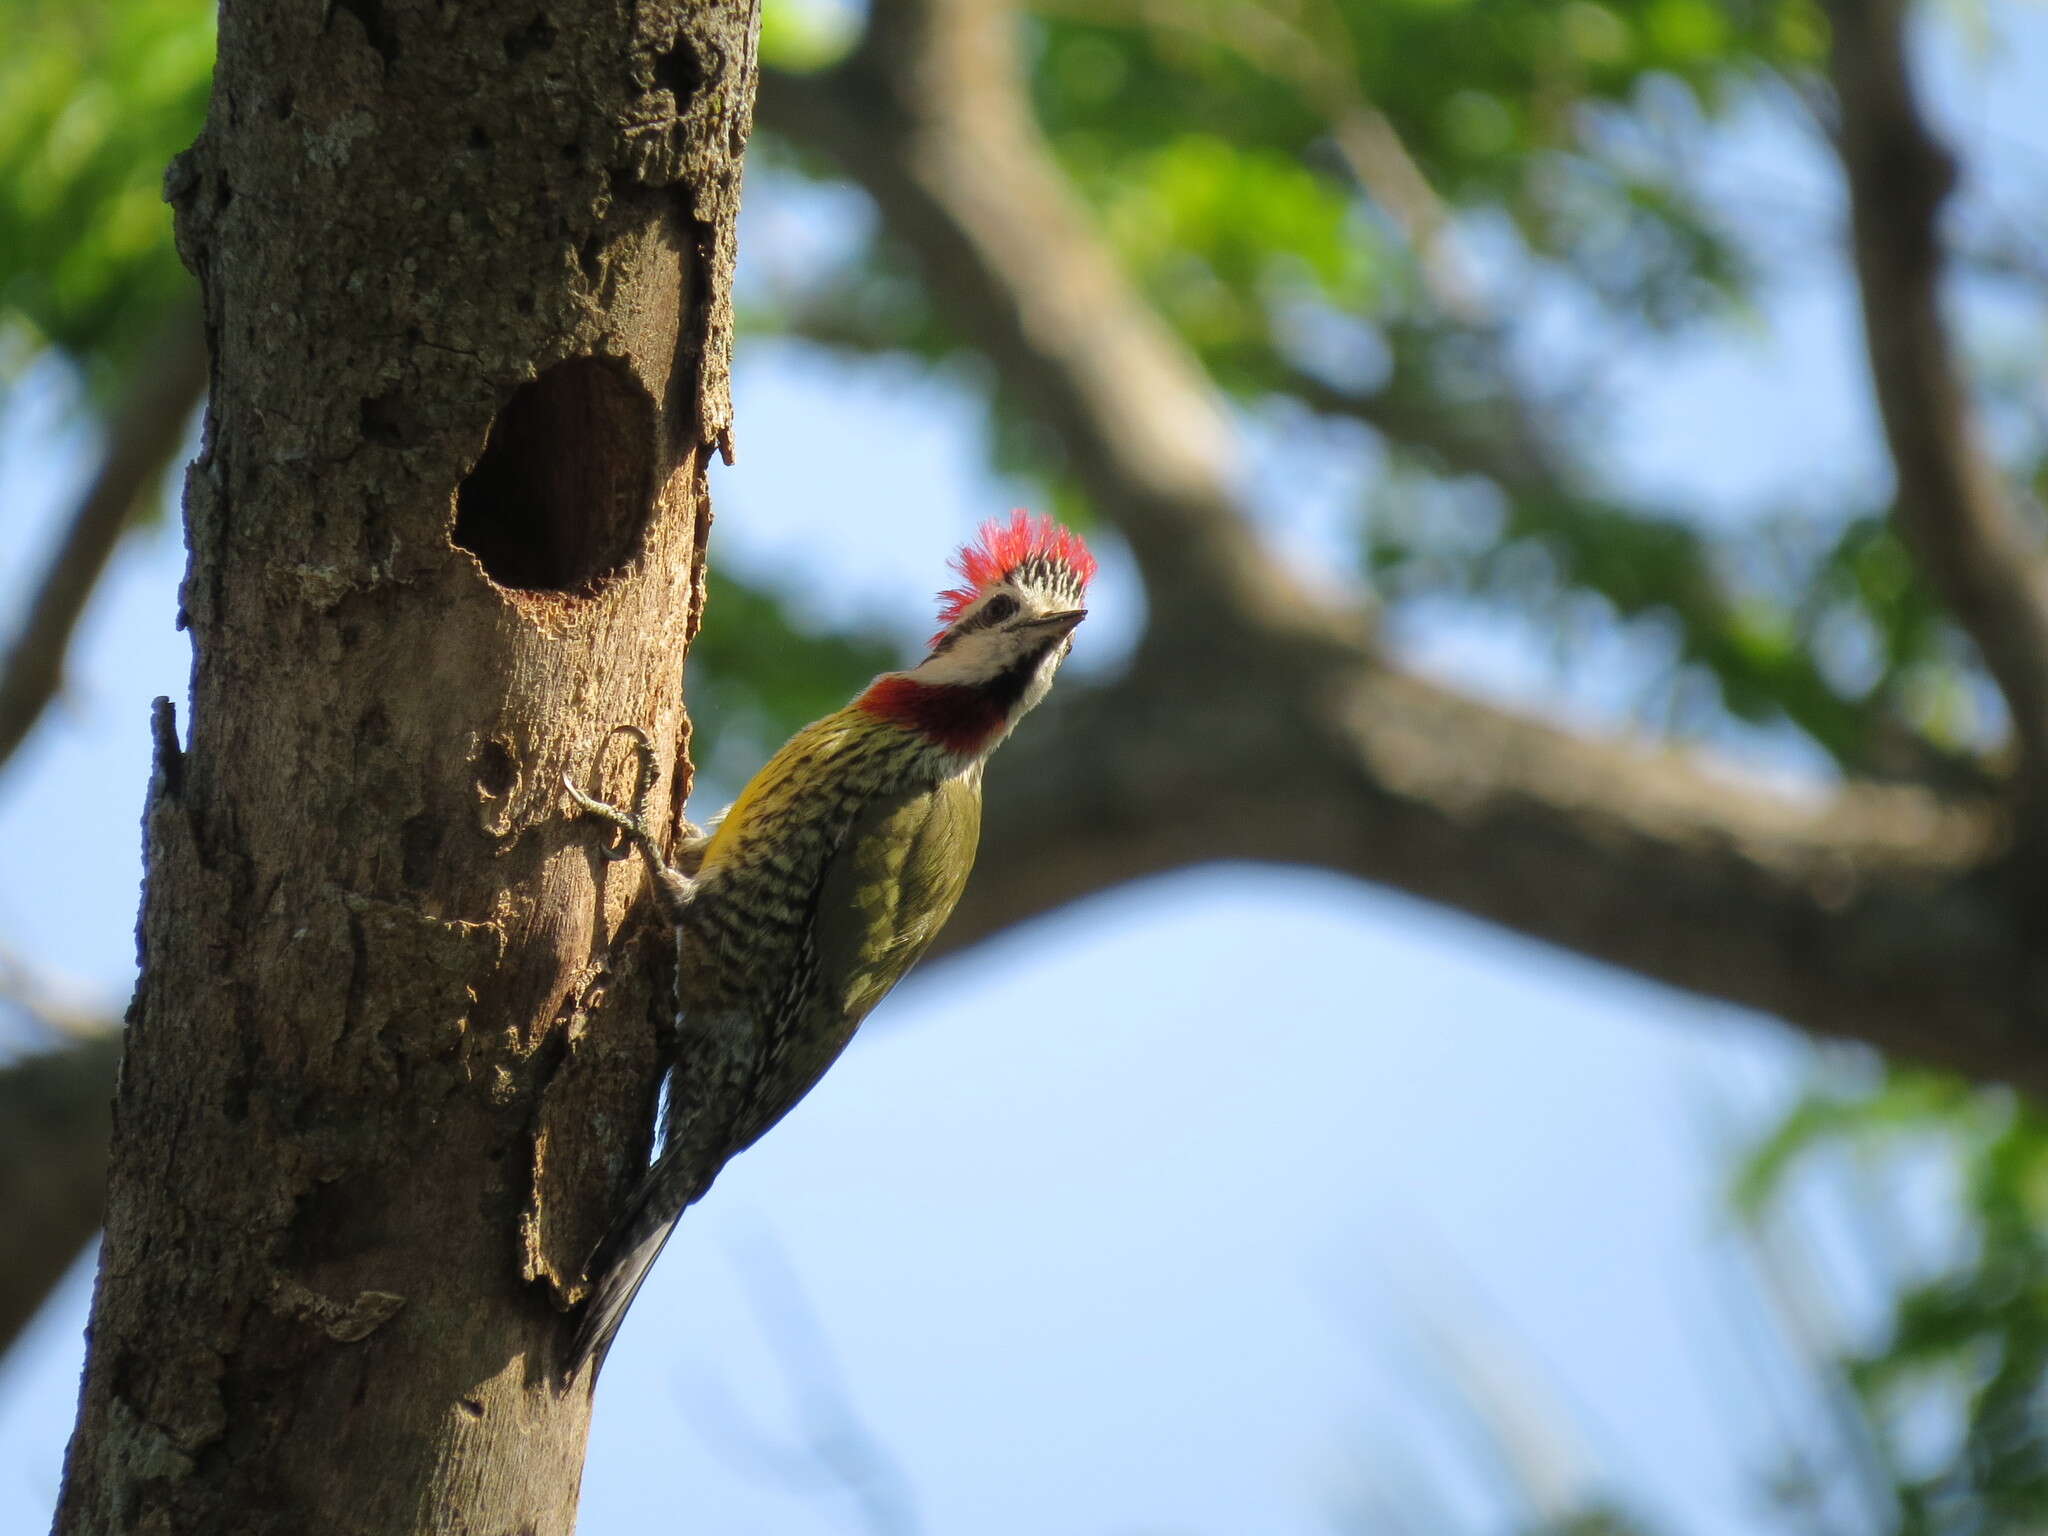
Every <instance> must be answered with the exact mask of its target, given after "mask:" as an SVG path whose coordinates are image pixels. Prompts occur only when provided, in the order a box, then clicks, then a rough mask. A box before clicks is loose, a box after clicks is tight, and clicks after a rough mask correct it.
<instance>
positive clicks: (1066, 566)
mask: <svg viewBox="0 0 2048 1536" xmlns="http://www.w3.org/2000/svg"><path fill="white" fill-rule="evenodd" d="M953 569H954V570H956V571H958V572H959V573H960V575H961V577H962V578H963V579H964V581H965V585H964V586H958V587H952V588H949V589H948V590H946V591H944V592H941V593H940V594H939V634H938V635H934V636H932V640H933V643H935V644H936V643H937V641H938V638H939V635H943V634H944V633H945V632H946V630H947V629H948V628H950V627H951V626H952V623H953V621H954V620H955V619H957V618H959V617H960V615H961V614H963V613H965V612H966V611H967V608H968V605H969V604H971V603H972V602H973V601H974V600H975V599H976V598H977V597H979V596H981V594H982V593H984V592H986V591H987V590H988V589H989V588H990V587H993V586H996V585H998V584H1000V583H1002V582H1005V581H1008V580H1009V579H1010V578H1011V577H1013V576H1014V577H1016V578H1017V579H1018V580H1020V581H1024V582H1027V583H1029V584H1031V585H1033V586H1042V587H1047V588H1050V589H1052V590H1053V591H1058V592H1066V593H1068V594H1069V595H1070V596H1071V597H1072V599H1073V601H1074V602H1075V603H1076V604H1077V605H1078V604H1079V603H1080V601H1081V597H1082V594H1083V593H1085V592H1086V591H1087V590H1088V583H1089V582H1091V581H1093V580H1094V579H1095V556H1093V555H1092V554H1090V553H1089V552H1088V546H1087V545H1086V544H1085V543H1083V542H1082V540H1081V536H1080V535H1079V534H1078V533H1075V532H1074V531H1073V530H1072V529H1071V528H1065V527H1062V526H1061V525H1060V524H1058V523H1056V522H1054V521H1053V520H1052V519H1051V518H1049V517H1033V516H1032V515H1031V514H1030V513H1029V512H1026V511H1024V510H1022V509H1021V508H1020V509H1019V510H1017V511H1015V512H1012V513H1011V514H1010V515H1009V517H1008V518H1007V519H1005V518H1000V517H992V518H990V519H989V520H988V521H987V522H985V523H983V524H982V525H981V527H980V529H979V530H978V531H977V532H976V534H975V539H974V542H973V543H972V544H964V545H962V546H961V548H960V552H959V553H958V554H957V555H955V556H954V557H953Z"/></svg>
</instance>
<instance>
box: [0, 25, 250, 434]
mask: <svg viewBox="0 0 2048 1536" xmlns="http://www.w3.org/2000/svg"><path fill="white" fill-rule="evenodd" d="M0 36H4V37H5V38H6V39H7V47H6V49H5V50H4V51H0V369H4V370H6V371H9V372H11V371H13V370H16V369H18V368H19V367H21V366H22V365H23V364H25V363H26V362H27V361H28V360H29V359H30V358H31V357H33V356H35V355H36V354H37V353H39V352H41V351H42V350H43V349H45V348H52V347H53V348H56V349H57V350H58V351H60V352H61V353H62V354H63V355H64V356H65V357H67V358H68V359H69V360H70V361H71V362H72V363H73V364H75V365H76V366H77V367H78V368H79V369H80V370H81V371H82V372H83V374H84V375H85V377H86V380H87V381H88V383H89V385H90V386H91V388H92V389H93V392H94V394H95V395H96V396H97V397H98V398H100V399H102V400H104V399H106V398H108V396H109V393H110V391H111V390H112V389H113V388H114V387H115V386H116V385H117V384H118V382H119V379H120V375H121V373H122V371H123V370H124V369H125V368H127V367H129V366H131V365H132V364H133V363H134V362H135V360H136V359H137V358H138V356H139V355H140V354H141V352H142V349H143V348H145V347H146V346H147V345H148V344H149V343H150V341H151V340H152V339H153V338H154V337H155V336H156V335H157V333H158V331H159V329H160V327H161V324H162V320H163V316H164V313H165V311H166V309H167V308H168V307H169V306H170V305H172V304H174V303H176V302H178V301H179V300H181V299H182V298H184V297H185V296H186V295H187V294H189V293H190V292H191V286H190V279H189V278H188V277H187V276H186V274H185V272H184V270H183V268H182V267H180V266H179V264H178V258H177V253H176V252H175V251H174V250H173V248H172V244H171V222H170V210H169V209H168V208H166V207H165V206H164V202H163V191H162V188H163V175H164V168H165V166H166V164H167V163H168V162H169V160H170V157H171V156H172V155H173V154H175V153H177V152H178V151H179V150H181V149H183V148H184V147H185V146H186V145H187V144H189V143H191V141H192V139H193V138H194V137H195V136H196V135H197V133H198V131H199V127H200V124H201V122H202V121H203V119H204V117H205V112H206V97H207V91H208V89H209V87H210V84H211V81H212V76H213V9H212V7H211V6H209V5H206V4H203V3H193V0H122V3H121V4H119V5H107V6H90V5H88V6H80V5H72V4H67V3H62V0H0ZM0 377H4V374H0Z"/></svg>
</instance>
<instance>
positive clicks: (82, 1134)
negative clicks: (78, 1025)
mask: <svg viewBox="0 0 2048 1536" xmlns="http://www.w3.org/2000/svg"><path fill="white" fill-rule="evenodd" d="M120 1059H121V1034H120V1031H119V1030H117V1029H113V1028H102V1029H100V1030H99V1031H97V1032H95V1033H90V1034H82V1035H80V1036H78V1037H77V1038H76V1039H75V1040H73V1041H72V1042H70V1043H68V1044H65V1045H62V1046H58V1047H56V1048H54V1049H51V1050H47V1051H38V1052H36V1053H35V1054H33V1055H27V1056H22V1057H19V1058H17V1059H16V1060H14V1061H12V1062H10V1063H9V1064H8V1065H7V1066H6V1067H4V1068H0V1227H4V1228H5V1230H6V1232H7V1234H8V1240H7V1242H6V1243H5V1244H4V1245H0V1354H4V1353H5V1352H6V1351H7V1350H8V1349H9V1348H11V1347H12V1346H13V1344H14V1341H15V1339H16V1338H17V1337H18V1336H19V1335H20V1333H21V1330H22V1329H23V1328H25V1327H26V1326H27V1325H28V1322H29V1319H30V1318H32V1317H34V1316H35V1313H36V1309H37V1308H38V1307H40V1306H41V1305H42V1303H43V1298H44V1297H45V1296H47V1295H48V1294H49V1292H50V1287H52V1286H53V1285H55V1284H56V1283H57V1281H58V1280H59V1279H61V1278H62V1277H63V1274H64V1272H65V1270H67V1269H69V1268H70V1267H71V1263H72V1261H73V1260H74V1259H76V1258H77V1257H78V1251H79V1249H81V1248H83V1247H84V1246H85V1244H86V1243H87V1242H88V1241H89V1240H90V1239H91V1237H92V1235H93V1233H94V1232H95V1231H97V1230H98V1229H99V1224H100V1212H101V1210H102V1208H103V1206H104V1203H105V1198H106V1186H107V1134H108V1129H109V1126H110V1124H111V1119H112V1117H111V1105H112V1102H113V1094H114V1073H115V1069H116V1068H117V1066H118V1065H119V1064H120Z"/></svg>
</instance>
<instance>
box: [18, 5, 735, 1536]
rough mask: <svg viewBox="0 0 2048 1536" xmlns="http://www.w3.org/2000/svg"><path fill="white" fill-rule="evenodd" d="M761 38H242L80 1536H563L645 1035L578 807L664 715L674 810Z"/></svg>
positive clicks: (276, 26) (366, 32)
mask: <svg viewBox="0 0 2048 1536" xmlns="http://www.w3.org/2000/svg"><path fill="white" fill-rule="evenodd" d="M756 24H757V23H756V18H755V16H754V15H753V14H752V12H751V7H750V5H749V4H748V3H747V0H581V3H579V4H575V5H572V6H553V7H547V8H537V7H536V6H534V5H533V4H532V3H530V0H520V3H517V4H513V3H507V0H496V3H489V0H486V3H479V4H476V5H470V6H465V7H462V8H460V9H459V10H450V9H448V8H447V7H444V6H440V5H436V4H432V3H429V0H381V3H365V0H338V3H336V4H332V5H329V6H326V7H317V6H290V7H271V6H264V5H259V4H255V3H251V0H228V3H227V4H225V5H224V6H223V7H222V12H221V25H220V60H219V68H218V73H217V76H216V80H215V85H214V95H213V101H212V108H211V113H210V116H209V119H208V122H207V126H206V129H205V131H204V133H203V134H202V136H201V138H200V140H199V142H198V143H197V144H196V145H195V146H194V147H193V148H192V150H191V151H190V152H188V153H187V154H186V155H184V156H183V157H181V158H180V160H179V161H178V162H177V164H176V165H175V166H174V167H173V169H172V172H171V175H170V177H169V180H168V183H167V190H168V193H169V195H170V197H171V198H172V200H173V202H174V204H175V206H176V211H177V223H178V233H179V241H180V248H181V250H182V251H183V253H184V255H185V257H186V260H187V261H188V263H189V264H190V265H191V267H192V268H193V270H194V271H195V272H196V273H197V274H198V276H199V278H200V282H201V287H202V291H203V298H204V305H205V315H206V326H207V333H208V339H209V343H210V350H211V355H212V360H213V367H212V377H211V403H210V406H209V412H208V419H207V424H206V438H205V444H204V447H203V449H202V452H201V455H200V458H199V460H198V462H197V463H196V464H195V465H194V466H193V467H192V468H191V470H190V471H189V473H188V477H187V484H186V517H187V529H188V538H189V540H190V545H191V565H190V569H189V573H188V577H187V580H186V583H185V587H184V592H183V619H184V622H185V623H186V624H187V626H188V627H189V628H190V630H191V632H192V637H193V641H194V649H195V664H194V671H193V682H192V710H191V720H190V741H189V745H187V746H186V747H185V748H183V749H182V750H181V749H180V747H179V744H178V741H177V734H176V728H175V725H174V722H173V719H172V715H171V711H170V706H169V705H168V704H160V706H159V710H158V717H157V751H158V757H157V764H156V769H155V772H154V775H153V779H152V783H151V786H150V795H149V808H148V812H147V816H146V832H147V838H148V850H149V852H148V859H149V881H148V889H147V894H146V897H145V901H144V910H143V921H142V933H141V942H142V958H143V973H142V978H141V982H140V984H139V986H138V989H137V992H136V996H135V1001H134V1004H133V1006H132V1008H131V1010H130V1015H129V1030H128V1046H127V1055H126V1059H125V1061H124V1064H123V1067H122V1071H121V1076H120V1080H119V1086H118V1090H117V1094H116V1101H115V1128H114V1144H113V1159H112V1168H111V1173H110V1188H109V1194H108V1210H107V1237H106V1244H105V1248H104V1250H103V1257H102V1262H101V1271H100V1278H99V1285H98V1290H97V1293H96V1295H95V1297H94V1303H93V1320H92V1331H91V1341H92V1348H91V1356H90V1360H89V1363H88V1366H87V1372H86V1379H85V1385H84V1389H83V1399H82V1404H81V1410H80V1419H79V1425H78V1429H77V1431H76V1434H75V1437H74V1439H73V1442H72V1447H71V1452H70V1456H69V1459H68V1464H67V1467H66V1473H65V1486H64V1491H63V1495H62V1503H61V1507H60V1510H59V1514H58V1519H57V1529H58V1531H60V1532H63V1533H84V1532H115V1531H121V1532H129V1531H135V1532H149V1533H152V1536H158V1533H172V1532H194V1533H199V1532H205V1533H218V1532H225V1531H233V1532H236V1533H260V1532H280V1533H281V1532H291V1533H293V1536H305V1533H327V1532H333V1533H342V1532H347V1533H372V1532H374V1533H377V1536H391V1533H397V1532H414V1531H417V1532H427V1531H434V1532H440V1531H457V1530H461V1531H478V1532H505V1531H520V1532H529V1533H535V1536H539V1533H549V1532H566V1531H568V1530H569V1529H570V1528H571V1526H572V1525H573V1522H574V1512H575V1506H576V1495H577V1489H578V1482H579V1478H580V1468H581V1462H582V1452H583V1444H584V1437H585V1431H586V1427H587V1417H588V1395H587V1392H585V1391H583V1390H580V1389H579V1390H575V1391H571V1392H567V1393H565V1392H563V1391H561V1390H560V1389H559V1388H558V1387H557V1385H556V1384H555V1382H554V1379H553V1370H552V1365H553V1361H554V1358H555V1354H556V1346H557V1340H558V1336H559V1334H560V1331H561V1328H562V1323H563V1320H562V1319H561V1317H560V1315H559V1311H558V1307H559V1305H560V1303H562V1302H563V1301H565V1300H566V1299H568V1295H569V1294H570V1288H571V1287H572V1285H573V1282H574V1279H575V1276H576V1274H577V1271H578V1269H579V1267H580V1261H581V1259H582V1257H583V1255H584V1254H585V1253H586V1252H587V1250H588V1248H589V1246H590V1244H591V1243H592V1242H593V1241H594V1240H595V1238H596V1236H597V1235H598V1232H599V1230H600V1228H601V1226H602V1223H603V1221H604V1218H605V1213H606V1210H607V1208H608V1205H609V1203H610V1200H611V1198H612V1197H613V1196H614V1194H615V1193H616V1192H617V1190H618V1189H619V1188H620V1186H621V1185H622V1184H623V1183H624V1181H625V1180H626V1178H627V1177H628V1176H629V1169H630V1165H632V1164H634V1163H636V1162H637V1160H638V1159H639V1158H641V1157H642V1156H644V1153H645V1150H646V1141H645V1137H646V1127H647V1126H648V1123H649V1110H650V1109H651V1097H652V1087H653V1075H654V1074H653V1061H654V1026H653V1024H652V1020H653V1019H655V1018H656V1017H658V1016H659V1015H660V1013H661V1008H660V1006H659V995H658V994H659V992H660V982H659V979H658V978H659V967H658V965H648V964H642V963H640V959H641V957H640V956H638V955H633V956H630V957H629V956H626V955H624V954H622V952H621V951H620V948H619V946H620V945H621V944H622V943H623V944H630V943H631V942H632V941H633V938H634V933H635V930H634V929H633V928H632V927H631V926H630V924H629V913H630V912H632V911H633V910H634V907H635V898H636V895H637V894H638V888H639V886H640V884H641V880H642V876H641V873H640V870H639V867H638V865H637V864H628V865H620V866H609V865H605V864H603V863H602V861H600V860H599V859H597V858H596V857H595V850H594V843H595V839H594V838H593V837H592V835H591V833H590V831H589V830H588V828H586V827H579V826H577V825H575V824H574V823H572V822H570V821H569V820H567V819H565V817H564V815H563V812H562V807H563V804H564V800H563V797H562V796H561V795H560V793H559V778H560V775H561V774H562V773H564V772H565V771H567V772H570V773H574V774H576V775H578V776H579V777H580V778H585V779H587V778H588V776H589V774H590V771H591V770H590V765H591V763H592V762H593V760H594V759H595V758H596V757H597V755H598V753H599V749H600V745H601V743H602V741H603V739H604V737H605V733H606V731H607V729H608V727H609V726H611V725H612V724H614V723H616V722H621V721H633V722H638V723H641V724H644V725H645V726H647V727H648V729H649V730H650V731H651V733H652V734H653V736H654V738H655V740H656V742H657V743H658V745H659V747H660V749H661V751H662V752H663V753H664V754H665V760H666V761H668V762H670V763H672V764H674V766H675V772H673V773H671V774H669V775H667V776H666V778H667V782H666V784H665V786H664V788H665V790H666V789H673V788H675V787H676V786H677V785H679V784H686V783H687V757H686V753H687V722H686V720H685V718H684V715H683V710H682V702H681V686H680V681H681V680H680V672H681V665H682V659H683V655H684V652H685V649H686V645H687V641H688V638H689V635H690V634H691V633H692V631H693V629H694V625H695V622H696V616H697V613H698V610H699V607H700V604H701V593H702V584H701V583H702V571H703V553H704V538H705V534H706V532H707V530H708V525H709V511H708V506H707V504H706V501H705V485H704V482H705V472H706V467H707V462H708V455H709V454H710V453H711V452H712V451H713V450H714V449H715V448H718V447H721V446H724V445H725V444H727V443H728V442H729V433H730V406H729V401H728V397H727V390H726V362H727V356H728V352H729V327H730V312H729V305H728V285H729V281H730V276H731V266H732V250H733V220H734V215H735V212H736V209H737V203H738V184H739V172H740V156H741V153H742V150H743V148H744V145H745V140H746V135H747V131H748V126H749V121H750V116H751V110H752V97H753V75H754V35H755V27H756ZM621 777H622V775H620V774H619V773H618V771H617V770H614V772H613V777H612V781H611V783H610V786H609V787H610V788H611V789H612V790H613V791H614V792H617V791H618V790H619V789H620V788H622V785H621V783H620V782H619V781H620V779H621ZM679 803H680V802H679V801H676V802H672V803H671V804H670V805H669V807H668V809H669V812H670V814H673V813H674V812H675V810H676V809H677V808H678V806H679ZM659 949H660V946H659V945H658V944H653V945H650V948H649V952H650V953H657V952H658V951H659ZM615 960H616V961H617V962H618V963H617V964H616V965H615Z"/></svg>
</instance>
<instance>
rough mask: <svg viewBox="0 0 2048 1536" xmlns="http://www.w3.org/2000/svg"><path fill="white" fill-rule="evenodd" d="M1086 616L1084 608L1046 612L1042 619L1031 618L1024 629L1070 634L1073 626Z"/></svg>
mask: <svg viewBox="0 0 2048 1536" xmlns="http://www.w3.org/2000/svg"><path fill="white" fill-rule="evenodd" d="M1087 617H1088V610H1087V609H1086V608H1069V609H1067V610H1066V611H1065V612H1063V613H1048V614H1047V615H1046V616H1045V617H1044V618H1042V619H1033V620H1032V621H1031V622H1030V623H1029V624H1027V625H1025V626H1024V627H1025V628H1026V629H1042V630H1045V631H1047V632H1048V633H1050V634H1052V635H1054V636H1066V635H1071V634H1072V633H1073V632H1074V629H1075V627H1076V626H1077V625H1078V624H1079V623H1080V622H1081V621H1082V620H1083V619H1085V618H1087Z"/></svg>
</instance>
